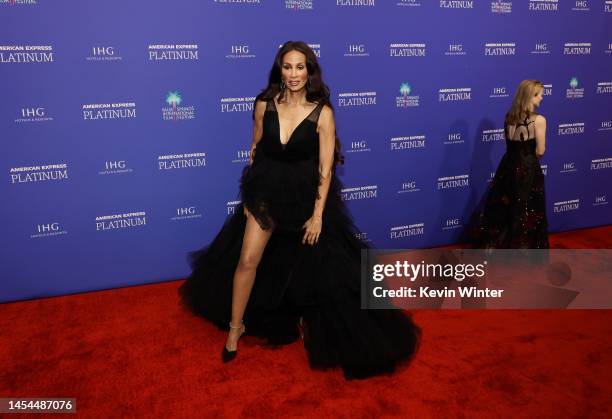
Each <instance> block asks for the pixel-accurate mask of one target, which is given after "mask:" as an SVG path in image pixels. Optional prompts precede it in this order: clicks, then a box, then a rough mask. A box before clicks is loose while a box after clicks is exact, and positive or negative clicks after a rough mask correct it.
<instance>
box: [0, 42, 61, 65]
mask: <svg viewBox="0 0 612 419" xmlns="http://www.w3.org/2000/svg"><path fill="white" fill-rule="evenodd" d="M52 62H54V56H53V46H52V45H0V63H6V64H14V63H52Z"/></svg>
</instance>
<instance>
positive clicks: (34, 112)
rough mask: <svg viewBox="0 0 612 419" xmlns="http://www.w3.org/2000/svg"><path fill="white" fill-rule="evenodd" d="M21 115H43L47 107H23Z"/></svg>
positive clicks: (31, 116) (29, 116)
mask: <svg viewBox="0 0 612 419" xmlns="http://www.w3.org/2000/svg"><path fill="white" fill-rule="evenodd" d="M21 116H22V117H24V118H34V117H43V116H45V108H21Z"/></svg>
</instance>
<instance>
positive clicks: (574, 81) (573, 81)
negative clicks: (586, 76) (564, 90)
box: [570, 77, 578, 89]
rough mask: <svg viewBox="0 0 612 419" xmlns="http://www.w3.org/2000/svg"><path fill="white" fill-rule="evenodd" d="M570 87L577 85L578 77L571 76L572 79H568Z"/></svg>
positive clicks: (573, 87)
mask: <svg viewBox="0 0 612 419" xmlns="http://www.w3.org/2000/svg"><path fill="white" fill-rule="evenodd" d="M570 87H571V88H572V89H575V88H576V87H578V79H577V78H576V77H572V79H571V80H570Z"/></svg>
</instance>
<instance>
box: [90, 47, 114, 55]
mask: <svg viewBox="0 0 612 419" xmlns="http://www.w3.org/2000/svg"><path fill="white" fill-rule="evenodd" d="M91 50H92V52H93V55H94V56H96V57H110V56H113V55H115V48H114V47H93V48H92V49H91Z"/></svg>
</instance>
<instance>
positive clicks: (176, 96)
mask: <svg viewBox="0 0 612 419" xmlns="http://www.w3.org/2000/svg"><path fill="white" fill-rule="evenodd" d="M182 101H183V99H182V98H181V94H180V93H179V92H178V91H175V92H168V96H166V103H168V105H172V115H173V116H174V122H176V107H177V105H180V104H181V102H182Z"/></svg>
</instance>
